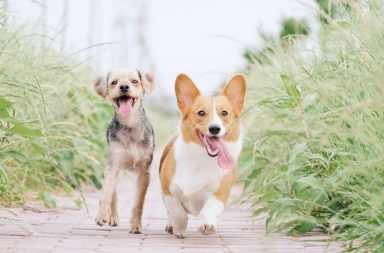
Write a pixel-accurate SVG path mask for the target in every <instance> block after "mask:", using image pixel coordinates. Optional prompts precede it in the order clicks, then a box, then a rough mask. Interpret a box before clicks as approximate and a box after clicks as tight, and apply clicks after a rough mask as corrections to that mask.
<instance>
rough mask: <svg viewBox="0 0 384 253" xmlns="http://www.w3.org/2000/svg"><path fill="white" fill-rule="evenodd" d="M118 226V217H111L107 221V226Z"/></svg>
mask: <svg viewBox="0 0 384 253" xmlns="http://www.w3.org/2000/svg"><path fill="white" fill-rule="evenodd" d="M117 225H119V216H118V215H111V217H110V219H109V226H111V227H116V226H117Z"/></svg>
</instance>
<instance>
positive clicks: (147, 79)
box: [137, 70, 155, 94]
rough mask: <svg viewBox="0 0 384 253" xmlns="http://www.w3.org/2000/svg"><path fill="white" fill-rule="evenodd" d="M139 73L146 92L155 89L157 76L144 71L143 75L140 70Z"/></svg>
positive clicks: (148, 92)
mask: <svg viewBox="0 0 384 253" xmlns="http://www.w3.org/2000/svg"><path fill="white" fill-rule="evenodd" d="M137 74H138V75H139V78H140V80H141V83H142V85H143V89H144V92H145V94H150V93H151V92H152V91H153V87H154V86H155V77H154V75H153V73H144V75H143V74H142V73H141V72H140V71H139V70H138V71H137Z"/></svg>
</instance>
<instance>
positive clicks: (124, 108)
mask: <svg viewBox="0 0 384 253" xmlns="http://www.w3.org/2000/svg"><path fill="white" fill-rule="evenodd" d="M119 104H120V106H119V109H118V113H119V115H120V116H121V117H125V118H126V117H129V115H131V112H132V105H131V101H130V99H120V100H119Z"/></svg>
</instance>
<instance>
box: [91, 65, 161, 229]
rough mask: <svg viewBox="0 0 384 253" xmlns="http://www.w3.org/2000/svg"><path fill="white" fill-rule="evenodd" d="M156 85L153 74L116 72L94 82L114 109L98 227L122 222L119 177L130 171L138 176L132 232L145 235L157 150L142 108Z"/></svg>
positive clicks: (109, 131)
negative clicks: (145, 211) (147, 197)
mask: <svg viewBox="0 0 384 253" xmlns="http://www.w3.org/2000/svg"><path fill="white" fill-rule="evenodd" d="M153 85H154V79H153V76H152V75H151V74H142V73H140V71H125V70H122V71H117V72H110V73H108V75H106V76H103V77H99V78H97V79H96V80H95V81H94V88H95V91H96V92H97V93H98V94H99V95H100V96H102V97H103V98H106V99H107V100H108V101H109V102H110V103H111V104H112V106H113V108H114V109H115V111H116V113H115V116H114V117H113V119H112V121H111V123H110V125H109V127H108V130H107V140H108V155H109V158H108V167H107V170H106V173H105V179H104V183H103V192H102V195H101V198H100V208H99V213H98V215H97V217H96V220H95V221H96V224H98V225H100V226H103V225H104V224H105V223H108V224H109V225H110V226H117V225H118V223H119V216H118V210H117V209H118V208H117V192H116V185H117V181H118V174H119V172H120V171H121V170H123V169H127V170H129V171H133V172H135V173H137V174H138V180H137V190H136V200H135V204H134V207H133V208H132V214H131V228H130V231H129V232H130V233H134V234H140V233H142V227H141V216H142V212H143V205H144V198H145V194H146V192H147V188H148V184H149V177H150V175H149V167H150V165H151V162H152V157H153V151H154V134H153V128H152V125H151V123H150V122H149V120H148V118H147V116H146V115H145V111H144V108H143V105H142V101H143V97H144V95H145V94H149V93H150V92H151V91H152V89H153Z"/></svg>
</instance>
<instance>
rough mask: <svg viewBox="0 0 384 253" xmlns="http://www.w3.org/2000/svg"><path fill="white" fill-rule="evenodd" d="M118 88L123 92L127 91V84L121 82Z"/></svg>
mask: <svg viewBox="0 0 384 253" xmlns="http://www.w3.org/2000/svg"><path fill="white" fill-rule="evenodd" d="M120 90H121V91H122V92H124V93H127V92H128V90H129V86H128V85H124V84H123V85H121V86H120Z"/></svg>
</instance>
